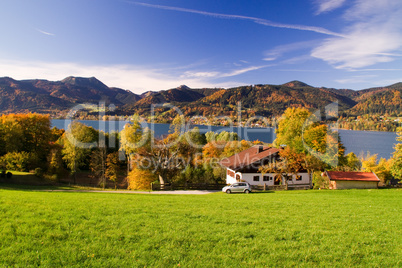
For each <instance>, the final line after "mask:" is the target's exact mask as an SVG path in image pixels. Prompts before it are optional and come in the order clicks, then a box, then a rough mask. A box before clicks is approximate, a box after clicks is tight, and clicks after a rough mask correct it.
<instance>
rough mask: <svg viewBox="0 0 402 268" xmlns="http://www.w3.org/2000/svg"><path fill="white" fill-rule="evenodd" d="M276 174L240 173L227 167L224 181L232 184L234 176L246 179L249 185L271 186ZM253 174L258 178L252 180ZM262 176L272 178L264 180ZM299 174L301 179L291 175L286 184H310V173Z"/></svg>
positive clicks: (242, 179)
mask: <svg viewBox="0 0 402 268" xmlns="http://www.w3.org/2000/svg"><path fill="white" fill-rule="evenodd" d="M276 175H277V174H275V173H265V174H264V175H262V173H240V172H237V173H236V172H234V171H233V170H231V169H227V172H226V183H228V184H232V183H235V182H236V181H237V180H236V176H237V177H238V178H239V179H240V180H241V181H246V182H248V183H249V184H250V185H264V184H266V185H267V186H271V185H274V184H275V176H276ZM254 176H258V177H259V180H258V181H254ZM264 176H269V177H271V178H272V179H271V180H269V181H264V180H263V178H264ZM299 176H301V180H296V177H295V176H294V175H293V176H292V180H288V185H299V184H310V175H309V174H308V173H299Z"/></svg>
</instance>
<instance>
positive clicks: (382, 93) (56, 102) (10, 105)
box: [0, 76, 402, 116]
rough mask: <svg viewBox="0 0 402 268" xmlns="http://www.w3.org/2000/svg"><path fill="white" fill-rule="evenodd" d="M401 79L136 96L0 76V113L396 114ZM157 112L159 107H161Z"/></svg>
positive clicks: (87, 83)
mask: <svg viewBox="0 0 402 268" xmlns="http://www.w3.org/2000/svg"><path fill="white" fill-rule="evenodd" d="M401 93H402V83H396V84H393V85H390V86H384V87H376V88H369V89H364V90H358V91H356V90H351V89H335V88H325V87H313V86H310V85H308V84H305V83H303V82H300V81H291V82H288V83H285V84H282V85H269V84H261V85H248V86H240V87H234V88H228V89H223V88H201V89H194V88H189V87H187V86H185V85H182V86H179V87H177V88H173V89H168V90H161V91H157V92H156V91H155V92H154V91H148V92H145V93H143V94H141V95H137V94H134V93H133V92H131V91H129V90H124V89H121V88H116V87H108V86H106V85H105V84H104V83H102V82H101V81H99V80H98V79H96V78H95V77H90V78H83V77H72V76H70V77H67V78H65V79H63V80H61V81H48V80H38V79H34V80H14V79H12V78H9V77H3V78H0V96H1V98H0V113H26V112H38V113H48V114H52V115H55V114H63V113H66V112H67V111H68V110H69V109H71V108H72V107H73V106H75V105H77V104H83V103H92V104H98V103H99V102H100V101H104V102H105V103H106V104H114V105H115V106H116V107H117V110H116V112H117V113H119V114H132V113H139V114H140V115H145V116H146V115H149V112H150V109H151V105H152V104H161V103H170V104H172V105H175V106H177V107H179V108H180V109H181V110H182V111H183V113H184V114H185V115H187V116H194V115H203V116H213V115H233V113H236V112H237V109H238V107H237V104H238V102H241V109H242V113H244V114H245V115H246V116H254V115H259V116H271V115H273V116H276V115H280V114H282V113H283V111H284V110H285V109H286V108H287V107H291V106H293V107H306V108H308V109H311V110H313V109H319V108H323V107H325V105H327V104H330V103H332V102H337V103H338V104H339V110H340V111H341V112H342V113H344V114H347V115H354V116H356V115H364V114H386V113H388V114H395V115H401V114H402V98H401ZM161 113H162V114H163V111H161Z"/></svg>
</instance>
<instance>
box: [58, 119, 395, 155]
mask: <svg viewBox="0 0 402 268" xmlns="http://www.w3.org/2000/svg"><path fill="white" fill-rule="evenodd" d="M76 121H78V122H81V123H83V124H85V125H87V126H91V127H93V128H95V129H100V130H102V131H105V132H111V131H121V130H122V129H123V127H124V125H125V124H126V123H127V121H95V120H76ZM70 123H71V121H69V120H60V119H53V120H52V126H55V127H57V128H63V129H66V128H67V127H68V125H69V124H70ZM194 126H197V127H198V128H199V129H200V131H201V133H206V132H208V131H214V132H220V131H224V130H226V131H229V132H237V133H238V134H239V136H240V138H241V139H245V140H251V141H253V140H260V141H263V142H267V143H272V142H273V141H274V139H275V131H274V129H273V128H243V127H240V128H238V127H233V128H229V127H218V126H204V125H194ZM142 127H143V128H145V127H148V128H150V129H151V130H152V131H153V132H154V133H155V136H156V137H160V136H162V135H166V134H168V133H169V127H170V125H169V124H147V123H144V124H143V126H142ZM339 134H340V136H341V140H342V143H343V144H344V145H345V147H346V154H347V153H349V152H354V153H355V154H356V155H358V156H359V155H360V154H361V153H364V154H367V152H370V153H371V154H378V157H379V158H380V157H382V158H386V159H388V158H390V157H391V156H392V152H393V151H394V148H393V147H394V144H395V143H396V136H397V135H396V133H395V132H380V131H357V130H343V129H340V130H339Z"/></svg>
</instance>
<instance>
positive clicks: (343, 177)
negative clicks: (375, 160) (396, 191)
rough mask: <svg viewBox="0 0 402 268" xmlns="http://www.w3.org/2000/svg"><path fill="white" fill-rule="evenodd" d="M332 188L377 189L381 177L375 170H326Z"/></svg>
mask: <svg viewBox="0 0 402 268" xmlns="http://www.w3.org/2000/svg"><path fill="white" fill-rule="evenodd" d="M326 175H327V176H328V179H329V188H330V189H377V188H378V183H379V182H380V179H379V178H378V177H377V175H375V173H374V172H344V171H326Z"/></svg>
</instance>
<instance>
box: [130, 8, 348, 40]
mask: <svg viewBox="0 0 402 268" xmlns="http://www.w3.org/2000/svg"><path fill="white" fill-rule="evenodd" d="M127 3H130V4H135V5H139V6H144V7H150V8H157V9H164V10H172V11H179V12H186V13H193V14H198V15H203V16H209V17H215V18H220V19H238V20H248V21H252V22H254V23H257V24H261V25H265V26H269V27H275V28H286V29H293V30H301V31H310V32H316V33H320V34H325V35H331V36H339V37H341V36H343V35H342V34H340V33H336V32H333V31H330V30H328V29H325V28H322V27H316V26H307V25H297V24H284V23H277V22H273V21H269V20H266V19H261V18H256V17H249V16H242V15H231V14H221V13H213V12H207V11H200V10H195V9H188V8H181V7H172V6H164V5H153V4H147V3H142V2H132V1H127Z"/></svg>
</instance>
